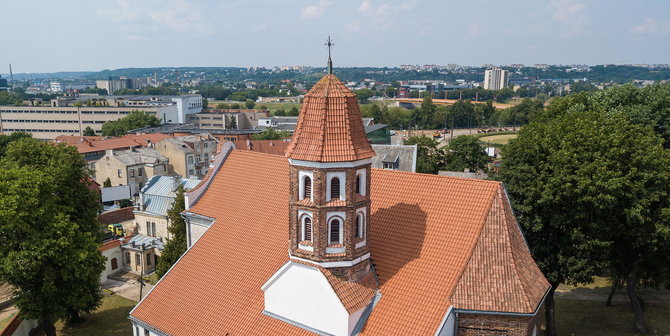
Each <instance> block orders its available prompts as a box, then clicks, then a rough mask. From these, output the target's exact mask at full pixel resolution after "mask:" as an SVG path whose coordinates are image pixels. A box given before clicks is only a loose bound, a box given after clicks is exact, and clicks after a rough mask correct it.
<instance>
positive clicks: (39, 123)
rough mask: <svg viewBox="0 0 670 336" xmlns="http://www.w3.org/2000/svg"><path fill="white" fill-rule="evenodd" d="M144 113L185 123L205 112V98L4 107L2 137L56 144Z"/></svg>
mask: <svg viewBox="0 0 670 336" xmlns="http://www.w3.org/2000/svg"><path fill="white" fill-rule="evenodd" d="M135 110H141V111H144V112H145V113H147V114H150V115H154V116H156V117H158V118H159V119H161V120H163V122H164V123H183V122H184V120H186V119H187V115H189V114H193V113H199V112H200V111H202V97H201V96H200V95H189V96H99V95H80V96H77V97H60V98H57V99H52V100H51V102H50V106H44V103H41V104H32V105H31V106H23V105H22V106H0V134H10V133H13V132H20V131H22V132H28V133H31V134H32V135H33V137H34V138H37V139H41V140H53V139H55V138H56V137H58V136H60V135H79V136H81V135H83V131H84V130H85V129H86V127H91V128H92V129H93V130H94V131H95V132H96V133H97V134H99V133H100V132H101V130H102V125H103V124H104V123H105V122H107V121H114V120H118V119H120V118H123V117H125V116H126V115H128V114H129V113H130V112H132V111H135Z"/></svg>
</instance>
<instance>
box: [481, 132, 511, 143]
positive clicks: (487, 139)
mask: <svg viewBox="0 0 670 336" xmlns="http://www.w3.org/2000/svg"><path fill="white" fill-rule="evenodd" d="M514 138H516V134H498V135H487V136H483V137H480V138H479V141H481V142H483V143H492V144H496V145H506V144H507V143H508V142H509V140H510V139H514Z"/></svg>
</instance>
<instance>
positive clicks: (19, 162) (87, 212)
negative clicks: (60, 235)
mask: <svg viewBox="0 0 670 336" xmlns="http://www.w3.org/2000/svg"><path fill="white" fill-rule="evenodd" d="M0 166H2V167H17V168H26V169H32V170H39V171H42V172H44V173H45V174H48V176H50V177H51V178H52V179H53V183H55V185H56V187H57V188H56V191H55V194H54V196H55V197H56V199H57V200H58V203H57V205H58V206H59V207H60V208H61V212H63V213H65V214H66V215H68V217H69V219H70V220H71V221H73V222H74V223H75V224H77V225H78V226H79V228H80V229H81V230H83V231H85V232H90V233H91V234H94V235H97V234H98V232H99V226H98V222H97V220H96V216H97V214H98V210H99V204H98V195H97V194H96V192H94V191H92V190H90V189H89V188H88V184H89V183H90V182H89V181H91V170H90V168H88V164H87V163H86V161H84V158H83V156H82V155H81V154H79V152H77V149H76V148H75V147H74V146H68V145H66V144H49V143H46V142H42V141H39V140H36V139H33V138H27V139H21V140H19V141H15V142H12V143H11V144H10V145H9V146H8V147H7V152H6V156H5V157H4V158H3V159H2V160H0Z"/></svg>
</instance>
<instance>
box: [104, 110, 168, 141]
mask: <svg viewBox="0 0 670 336" xmlns="http://www.w3.org/2000/svg"><path fill="white" fill-rule="evenodd" d="M160 124H161V120H160V119H158V118H157V117H156V116H153V115H150V114H147V113H145V112H144V111H136V110H133V111H132V112H130V114H128V115H127V116H125V117H123V118H121V119H119V120H114V121H108V122H106V123H104V124H103V125H102V135H104V136H119V135H124V134H126V133H127V132H128V131H130V130H132V129H137V128H142V127H147V126H149V127H155V126H158V125H160Z"/></svg>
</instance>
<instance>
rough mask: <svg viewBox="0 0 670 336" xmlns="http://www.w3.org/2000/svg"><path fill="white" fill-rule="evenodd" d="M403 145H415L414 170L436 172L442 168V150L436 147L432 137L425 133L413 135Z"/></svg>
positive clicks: (427, 172)
mask: <svg viewBox="0 0 670 336" xmlns="http://www.w3.org/2000/svg"><path fill="white" fill-rule="evenodd" d="M404 143H405V145H417V156H418V157H417V160H416V172H417V173H426V174H437V172H438V171H439V170H440V169H442V168H444V159H445V158H444V151H443V150H442V149H441V148H438V147H437V145H438V144H439V143H438V142H437V141H435V140H434V139H431V138H429V137H427V136H425V135H423V134H422V135H421V136H413V137H410V138H408V139H407V140H405V142H404Z"/></svg>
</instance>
